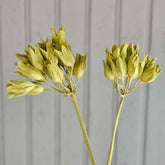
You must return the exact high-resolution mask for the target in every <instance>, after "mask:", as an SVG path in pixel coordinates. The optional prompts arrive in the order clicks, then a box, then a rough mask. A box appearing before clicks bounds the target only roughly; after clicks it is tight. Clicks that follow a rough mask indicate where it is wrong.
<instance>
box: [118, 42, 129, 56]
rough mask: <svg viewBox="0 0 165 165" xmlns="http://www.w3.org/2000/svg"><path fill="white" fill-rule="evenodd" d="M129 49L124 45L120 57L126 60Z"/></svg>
mask: <svg viewBox="0 0 165 165" xmlns="http://www.w3.org/2000/svg"><path fill="white" fill-rule="evenodd" d="M127 48H128V44H125V43H123V44H122V45H121V48H120V56H121V58H122V59H126V57H127Z"/></svg>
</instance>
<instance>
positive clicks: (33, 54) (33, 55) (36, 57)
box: [27, 45, 44, 71]
mask: <svg viewBox="0 0 165 165" xmlns="http://www.w3.org/2000/svg"><path fill="white" fill-rule="evenodd" d="M27 51H28V53H27V56H28V59H29V61H30V62H31V64H32V65H33V66H34V67H36V68H37V69H39V70H41V71H43V67H44V65H43V57H42V55H41V53H40V51H39V49H38V48H37V45H35V47H34V49H33V48H32V47H31V46H30V45H29V46H28V50H27Z"/></svg>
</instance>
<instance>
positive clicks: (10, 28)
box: [1, 0, 26, 165]
mask: <svg viewBox="0 0 165 165" xmlns="http://www.w3.org/2000/svg"><path fill="white" fill-rule="evenodd" d="M24 39H25V36H24V3H23V1H21V0H16V1H14V3H11V1H10V0H2V1H1V56H2V63H3V68H2V72H3V89H2V90H3V92H2V93H3V100H2V101H3V112H4V113H3V121H4V135H3V136H4V137H5V141H4V142H5V144H3V145H4V147H5V153H4V156H5V160H4V162H3V165H11V164H22V165H26V122H25V121H26V120H25V119H26V111H25V98H24V97H22V98H15V99H13V100H11V99H8V95H7V92H6V89H5V84H6V83H7V81H8V80H9V79H18V78H19V76H16V74H15V73H14V69H15V66H14V62H16V57H15V54H16V53H17V51H21V50H22V47H24Z"/></svg>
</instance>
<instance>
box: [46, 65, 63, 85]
mask: <svg viewBox="0 0 165 165" xmlns="http://www.w3.org/2000/svg"><path fill="white" fill-rule="evenodd" d="M47 69H48V75H49V76H50V78H51V79H52V80H53V81H54V82H56V83H62V82H63V81H64V74H63V71H62V70H61V69H60V68H59V66H58V65H56V64H52V63H50V64H48V65H47Z"/></svg>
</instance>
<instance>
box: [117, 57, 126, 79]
mask: <svg viewBox="0 0 165 165" xmlns="http://www.w3.org/2000/svg"><path fill="white" fill-rule="evenodd" d="M126 73H127V65H126V63H125V60H123V59H122V58H121V57H118V58H117V60H116V74H117V77H118V78H119V79H122V81H124V78H125V76H126Z"/></svg>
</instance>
